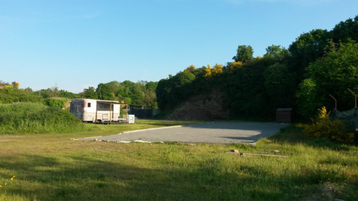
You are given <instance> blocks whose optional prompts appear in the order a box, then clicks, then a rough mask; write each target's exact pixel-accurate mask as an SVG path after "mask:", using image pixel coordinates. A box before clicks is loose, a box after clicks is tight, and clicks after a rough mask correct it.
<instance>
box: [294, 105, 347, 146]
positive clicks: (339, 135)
mask: <svg viewBox="0 0 358 201" xmlns="http://www.w3.org/2000/svg"><path fill="white" fill-rule="evenodd" d="M297 126H298V127H302V128H303V133H304V134H305V135H307V136H308V137H312V138H326V139H329V140H332V141H335V142H339V143H345V144H353V140H354V135H353V133H351V132H349V129H348V127H347V125H346V124H345V123H344V122H343V121H341V120H332V119H331V118H330V117H329V113H327V110H326V107H323V108H322V109H319V115H318V117H317V118H315V119H313V120H312V123H310V124H298V125H297Z"/></svg>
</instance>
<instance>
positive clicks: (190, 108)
mask: <svg viewBox="0 0 358 201" xmlns="http://www.w3.org/2000/svg"><path fill="white" fill-rule="evenodd" d="M227 118H229V111H228V109H227V108H225V107H224V98H223V93H222V92H220V91H217V90H216V91H213V92H211V93H208V94H200V95H193V96H191V97H190V98H189V99H188V100H187V101H186V102H185V103H184V104H182V106H180V107H179V108H178V109H176V110H175V111H174V112H173V113H171V114H170V115H169V116H167V117H166V119H167V120H220V119H227Z"/></svg>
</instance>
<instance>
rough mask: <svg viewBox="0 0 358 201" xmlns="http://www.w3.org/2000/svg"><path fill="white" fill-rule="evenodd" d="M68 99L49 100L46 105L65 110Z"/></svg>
mask: <svg viewBox="0 0 358 201" xmlns="http://www.w3.org/2000/svg"><path fill="white" fill-rule="evenodd" d="M66 101H67V99H66V98H47V99H46V100H45V104H46V105H47V106H50V107H57V108H60V109H62V108H64V107H65V104H66Z"/></svg>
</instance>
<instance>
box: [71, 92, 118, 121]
mask: <svg viewBox="0 0 358 201" xmlns="http://www.w3.org/2000/svg"><path fill="white" fill-rule="evenodd" d="M120 110H121V107H120V104H119V102H118V101H110V100H96V99H85V98H76V99H73V100H72V101H71V106H70V111H71V113H72V114H73V115H74V116H75V117H77V118H79V119H81V120H82V121H83V122H101V123H111V122H119V121H121V120H123V118H120Z"/></svg>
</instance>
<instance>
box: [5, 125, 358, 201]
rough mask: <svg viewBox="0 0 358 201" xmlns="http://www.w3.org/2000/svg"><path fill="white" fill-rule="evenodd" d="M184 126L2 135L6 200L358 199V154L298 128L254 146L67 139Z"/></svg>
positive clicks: (107, 127) (100, 127)
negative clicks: (235, 151)
mask: <svg viewBox="0 0 358 201" xmlns="http://www.w3.org/2000/svg"><path fill="white" fill-rule="evenodd" d="M182 123H189V122H172V121H139V122H138V123H136V124H135V125H93V124H86V126H88V127H90V128H91V129H90V130H92V131H87V132H82V133H71V134H51V135H46V134H41V135H39V134H37V135H0V185H1V187H0V200H66V201H68V200H275V201H276V200H334V199H342V200H358V194H357V189H358V157H357V156H358V149H357V148H356V147H353V146H344V145H337V144H334V143H330V142H328V141H325V140H314V141H312V140H309V139H305V138H304V137H303V136H302V134H301V132H300V130H298V129H296V128H294V127H288V128H286V129H283V130H281V131H280V133H278V134H277V135H276V136H274V137H273V138H271V139H262V140H260V141H259V142H258V143H257V145H256V146H255V147H253V146H251V145H238V144H232V145H212V144H211V145H209V144H196V145H189V144H179V143H165V144H141V143H131V144H117V143H105V142H95V141H86V142H83V141H71V140H69V139H70V138H80V137H89V136H98V135H110V134H116V133H119V132H123V131H125V130H131V129H140V128H149V127H158V126H167V125H177V124H182ZM231 149H238V150H239V151H240V152H244V153H266V154H274V150H278V151H279V154H282V155H288V157H287V158H278V157H257V156H252V157H238V156H237V155H234V154H231V153H227V152H229V151H230V150H231ZM13 176H15V177H13ZM11 178H12V180H11Z"/></svg>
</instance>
